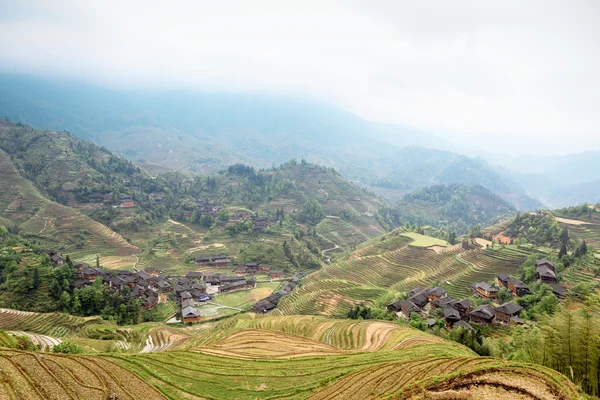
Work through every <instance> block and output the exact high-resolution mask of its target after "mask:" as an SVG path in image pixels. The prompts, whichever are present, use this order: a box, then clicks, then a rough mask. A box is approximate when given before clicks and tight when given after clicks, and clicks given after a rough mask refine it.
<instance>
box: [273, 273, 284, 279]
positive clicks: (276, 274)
mask: <svg viewBox="0 0 600 400" xmlns="http://www.w3.org/2000/svg"><path fill="white" fill-rule="evenodd" d="M284 276H285V274H284V272H283V271H270V272H269V277H270V278H271V279H283V277H284Z"/></svg>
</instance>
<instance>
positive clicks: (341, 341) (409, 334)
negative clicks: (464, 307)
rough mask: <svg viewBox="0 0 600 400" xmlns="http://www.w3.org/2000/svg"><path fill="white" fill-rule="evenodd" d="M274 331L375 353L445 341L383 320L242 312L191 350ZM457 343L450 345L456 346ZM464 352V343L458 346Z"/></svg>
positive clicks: (339, 346)
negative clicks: (242, 335) (255, 332)
mask: <svg viewBox="0 0 600 400" xmlns="http://www.w3.org/2000/svg"><path fill="white" fill-rule="evenodd" d="M252 330H260V331H261V332H264V331H272V332H276V333H283V334H286V335H294V336H298V337H303V338H306V339H309V340H311V341H315V342H317V343H322V344H325V345H327V346H331V347H332V348H334V349H337V350H341V351H361V352H373V351H378V350H391V349H396V348H398V347H399V346H401V345H402V347H404V348H408V347H411V346H416V345H419V344H423V343H425V342H426V343H443V342H444V341H443V339H440V338H439V337H437V336H433V335H429V334H426V333H423V332H420V331H417V330H414V329H411V328H408V327H406V326H402V325H398V324H394V323H391V322H382V321H356V320H340V319H330V318H325V317H317V316H308V315H296V316H272V315H267V316H264V315H255V314H245V315H240V316H237V317H235V318H232V319H230V320H226V321H223V322H220V323H219V324H218V325H217V326H216V327H215V328H214V329H213V330H212V332H213V333H212V334H203V335H202V336H201V337H197V338H194V339H193V340H192V341H191V342H190V343H189V345H188V348H189V349H196V348H206V347H210V346H213V345H215V344H217V343H220V342H221V341H222V340H223V339H224V338H226V337H228V335H231V334H233V333H236V332H240V331H243V332H251V331H252ZM453 345H455V344H448V346H449V347H452V346H453ZM456 346H458V347H459V348H460V350H461V351H463V350H464V348H463V347H462V346H459V345H456Z"/></svg>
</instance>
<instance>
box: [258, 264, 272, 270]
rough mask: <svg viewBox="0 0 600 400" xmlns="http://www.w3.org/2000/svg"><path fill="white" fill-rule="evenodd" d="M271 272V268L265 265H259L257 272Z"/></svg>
mask: <svg viewBox="0 0 600 400" xmlns="http://www.w3.org/2000/svg"><path fill="white" fill-rule="evenodd" d="M270 271H271V266H269V265H267V264H260V265H259V266H258V272H270Z"/></svg>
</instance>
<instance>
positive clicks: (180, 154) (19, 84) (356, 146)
mask: <svg viewBox="0 0 600 400" xmlns="http://www.w3.org/2000/svg"><path fill="white" fill-rule="evenodd" d="M0 116H4V117H6V118H8V119H10V120H13V121H21V122H24V123H28V124H31V125H33V126H36V127H39V128H44V129H49V130H67V131H69V132H71V133H73V134H75V135H77V136H79V137H81V138H84V139H88V140H92V141H94V142H96V143H98V144H100V145H103V146H105V147H107V148H108V149H110V150H111V151H115V152H117V153H120V154H123V155H125V156H127V157H129V158H130V159H132V160H137V161H141V160H145V161H147V162H150V163H153V164H158V165H161V166H163V167H166V168H174V169H181V170H189V171H191V172H193V173H209V172H215V171H217V170H220V169H222V168H224V167H226V166H228V165H231V164H234V163H245V164H249V165H252V166H255V167H259V168H266V167H271V166H274V165H279V164H281V163H283V162H286V161H288V160H289V159H292V158H296V159H301V158H304V159H306V160H308V161H310V162H314V163H317V164H322V165H326V166H331V167H334V168H336V169H338V170H339V171H340V172H341V173H342V174H343V175H344V176H345V177H347V178H348V179H351V180H354V181H358V182H360V183H361V184H364V185H366V186H369V187H371V188H372V189H374V190H376V191H379V192H380V193H382V194H383V195H384V196H386V197H388V198H390V199H397V198H399V197H401V196H402V195H404V194H406V193H409V192H411V191H412V190H415V189H418V188H422V187H426V186H429V185H433V184H452V183H464V184H479V185H483V186H485V187H487V188H488V189H490V190H492V191H494V192H495V193H497V194H498V195H500V196H502V197H503V198H504V199H505V200H507V201H509V202H510V203H511V204H512V205H513V206H515V207H517V208H520V209H531V208H537V207H540V206H543V205H545V206H550V207H558V206H566V205H568V204H573V203H580V202H583V201H588V202H596V201H598V200H599V199H598V197H597V195H596V193H595V191H594V190H593V189H590V187H592V188H593V184H592V183H591V182H593V181H594V180H597V179H600V172H598V171H600V165H598V164H600V157H599V154H598V153H597V152H587V153H584V154H582V155H569V156H551V155H548V156H535V157H534V156H532V157H520V158H518V157H513V156H510V155H509V156H503V155H496V156H491V157H490V161H491V162H490V161H487V160H485V159H483V158H472V157H467V156H465V155H461V154H460V152H457V151H456V149H460V148H461V146H462V145H463V144H462V143H452V142H448V141H446V140H444V139H443V138H441V137H440V136H437V135H436V134H432V133H429V132H423V131H420V130H418V129H414V128H410V127H407V126H403V125H397V124H384V123H378V122H371V121H366V120H364V119H362V118H360V117H358V116H356V115H354V114H351V113H348V112H346V111H343V110H341V109H339V108H336V107H334V106H331V105H324V104H320V103H317V102H315V101H310V100H307V99H300V98H293V97H281V96H279V97H277V96H256V95H251V94H237V93H222V92H221V93H215V92H213V93H209V92H197V91H190V90H169V91H148V90H145V91H144V90H133V89H128V90H115V89H108V88H105V87H101V86H96V85H91V84H87V83H82V82H74V81H67V80H51V79H43V78H34V77H30V76H25V75H9V74H4V75H1V76H0ZM464 146H465V147H466V148H470V147H472V144H471V143H467V144H464ZM446 149H453V150H454V151H448V150H446ZM521 150H524V151H527V149H521ZM467 153H468V152H467ZM515 153H516V152H515ZM594 166H597V167H596V168H594ZM567 187H568V188H569V189H568V190H567V189H566V188H567Z"/></svg>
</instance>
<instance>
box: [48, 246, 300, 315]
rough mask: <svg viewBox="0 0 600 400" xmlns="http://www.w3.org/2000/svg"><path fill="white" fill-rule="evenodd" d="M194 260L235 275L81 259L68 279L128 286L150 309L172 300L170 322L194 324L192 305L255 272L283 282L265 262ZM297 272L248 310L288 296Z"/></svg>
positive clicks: (60, 261) (56, 259)
mask: <svg viewBox="0 0 600 400" xmlns="http://www.w3.org/2000/svg"><path fill="white" fill-rule="evenodd" d="M38 252H39V254H46V255H48V256H49V258H50V261H51V262H52V263H53V264H54V265H56V266H61V265H64V264H65V263H66V262H67V261H66V259H65V258H63V257H62V256H61V255H60V254H59V253H58V252H56V251H54V250H44V249H42V250H39V251H38ZM195 262H196V264H197V266H198V267H211V266H212V267H215V268H217V269H225V268H230V267H231V266H232V265H233V268H234V271H235V276H229V275H227V274H225V273H218V272H193V271H192V272H188V273H187V274H185V275H184V276H176V275H168V274H165V273H163V271H162V270H160V269H159V268H153V267H147V268H145V269H144V270H143V271H135V272H134V271H127V270H106V269H104V268H102V267H92V266H90V265H89V264H88V263H85V262H74V265H75V268H76V270H77V277H78V279H77V280H75V281H73V282H71V284H70V286H71V287H72V288H73V289H81V288H83V287H86V286H89V285H92V284H93V283H94V282H95V281H96V280H97V279H100V280H101V281H102V285H104V286H105V287H107V288H109V289H110V290H114V291H122V290H123V288H125V287H128V288H129V290H128V293H129V296H130V297H131V298H132V299H138V300H140V302H141V305H142V306H143V307H144V308H146V309H148V310H152V309H153V308H154V307H155V306H156V305H157V304H158V303H159V301H160V299H161V296H162V297H163V300H164V301H166V300H172V301H175V302H177V303H178V304H179V305H180V311H181V312H180V315H181V319H177V318H175V319H173V322H175V323H177V322H183V323H195V322H200V319H201V317H202V313H201V312H200V311H199V310H198V309H197V308H196V307H195V305H196V304H204V303H207V302H210V301H212V300H214V298H215V295H220V294H225V293H232V292H236V291H241V290H247V289H253V288H255V287H256V282H257V278H256V274H261V275H262V276H264V278H263V279H268V280H269V281H272V282H273V281H282V282H283V281H284V279H285V273H284V272H283V271H280V270H273V269H271V266H269V265H266V264H257V263H253V262H248V263H245V264H243V265H237V264H235V263H233V262H232V260H230V258H229V257H228V256H225V255H219V254H215V255H209V256H202V257H197V258H196V259H195ZM300 277H301V274H300V273H297V274H295V275H294V276H292V277H290V278H289V280H287V281H284V284H283V285H282V287H281V289H280V290H278V291H276V292H274V293H272V294H270V295H269V296H268V297H266V298H264V299H261V300H259V301H258V302H257V303H256V304H254V306H253V307H252V310H253V311H254V312H257V313H266V312H269V311H271V310H273V309H274V308H275V307H276V306H277V303H278V302H279V300H281V299H282V298H283V297H284V296H286V295H288V294H289V293H290V292H291V291H292V290H293V289H294V288H295V287H296V285H297V284H298V281H299V279H300Z"/></svg>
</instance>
